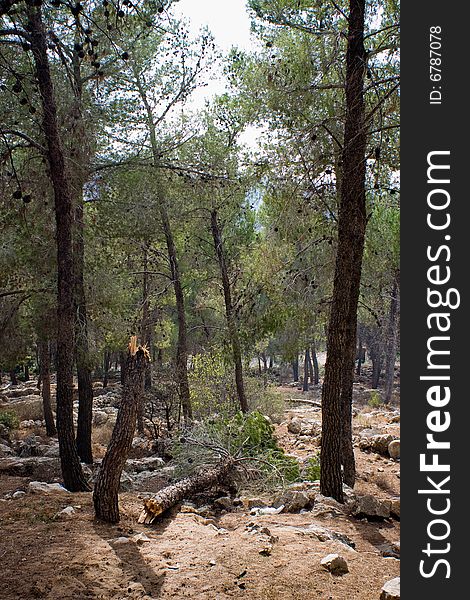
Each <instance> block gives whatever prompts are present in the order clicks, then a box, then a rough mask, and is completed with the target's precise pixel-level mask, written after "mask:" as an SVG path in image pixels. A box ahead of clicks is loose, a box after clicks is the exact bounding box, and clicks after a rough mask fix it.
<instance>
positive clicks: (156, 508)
mask: <svg viewBox="0 0 470 600" xmlns="http://www.w3.org/2000/svg"><path fill="white" fill-rule="evenodd" d="M163 512H164V509H163V507H162V505H161V504H160V503H159V502H155V500H152V499H150V500H145V502H144V510H143V511H142V512H141V513H140V517H139V520H138V523H141V524H142V523H144V524H145V525H151V524H152V523H153V522H154V521H155V519H156V518H157V517H159V516H160V515H161V514H162V513H163Z"/></svg>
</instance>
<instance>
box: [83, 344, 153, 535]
mask: <svg viewBox="0 0 470 600" xmlns="http://www.w3.org/2000/svg"><path fill="white" fill-rule="evenodd" d="M148 360H149V353H148V350H147V348H145V347H142V346H137V338H136V336H133V337H131V341H130V343H129V349H128V354H127V364H126V371H127V376H126V383H125V385H124V390H123V397H122V402H121V406H120V408H119V412H118V416H117V420H116V425H115V426H114V429H113V434H112V436H111V441H110V442H109V445H108V448H107V450H106V454H105V456H104V458H103V462H102V463H101V467H100V470H99V472H98V477H97V479H96V483H95V489H94V491H93V504H94V506H95V514H96V517H97V518H98V519H101V520H102V521H106V522H108V523H117V522H118V521H119V505H118V491H119V482H120V479H121V473H122V470H123V468H124V465H125V463H126V460H127V456H128V454H129V451H130V449H131V446H132V440H133V438H134V430H135V424H136V416H137V406H138V403H139V402H140V401H141V396H142V393H143V381H144V379H143V378H144V373H145V367H146V364H147V362H148Z"/></svg>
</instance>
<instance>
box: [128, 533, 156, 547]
mask: <svg viewBox="0 0 470 600" xmlns="http://www.w3.org/2000/svg"><path fill="white" fill-rule="evenodd" d="M132 539H133V540H134V542H135V543H136V544H137V545H138V546H142V545H143V544H145V542H151V541H152V540H151V539H150V538H149V537H148V536H146V535H145V533H136V535H133V536H132Z"/></svg>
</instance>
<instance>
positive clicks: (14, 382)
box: [10, 369, 18, 385]
mask: <svg viewBox="0 0 470 600" xmlns="http://www.w3.org/2000/svg"><path fill="white" fill-rule="evenodd" d="M10 381H11V385H18V378H17V377H16V371H15V369H12V370H11V371H10Z"/></svg>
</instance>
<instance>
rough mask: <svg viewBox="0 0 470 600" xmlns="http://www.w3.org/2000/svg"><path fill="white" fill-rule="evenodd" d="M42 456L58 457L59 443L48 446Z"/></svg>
mask: <svg viewBox="0 0 470 600" xmlns="http://www.w3.org/2000/svg"><path fill="white" fill-rule="evenodd" d="M44 456H47V457H49V458H59V456H60V449H59V444H57V445H54V446H49V447H48V449H47V450H46V451H45V452H44Z"/></svg>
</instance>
